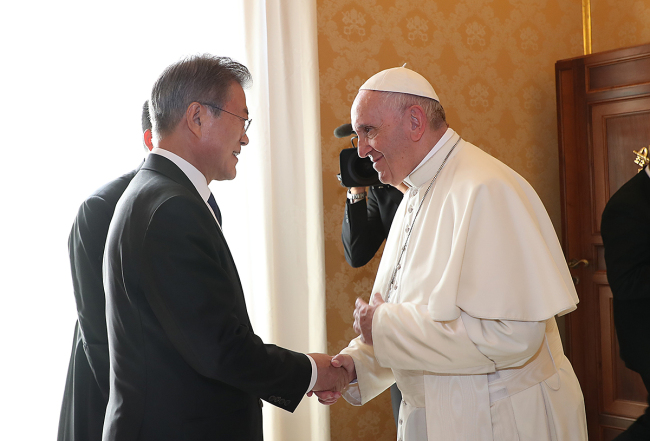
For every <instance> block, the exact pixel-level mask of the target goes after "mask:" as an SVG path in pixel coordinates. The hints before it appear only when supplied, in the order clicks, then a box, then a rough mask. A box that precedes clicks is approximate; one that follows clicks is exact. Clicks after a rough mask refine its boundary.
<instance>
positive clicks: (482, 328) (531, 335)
mask: <svg viewBox="0 0 650 441" xmlns="http://www.w3.org/2000/svg"><path fill="white" fill-rule="evenodd" d="M460 319H462V320H463V324H464V325H465V330H466V331H467V335H468V337H469V338H470V339H471V340H472V342H473V343H474V344H475V345H476V348H477V349H478V350H479V351H480V352H481V353H482V354H483V355H485V356H486V357H488V358H489V359H490V360H492V361H494V363H495V365H496V368H497V369H505V368H511V367H518V366H522V365H524V364H525V363H526V362H527V361H528V360H529V359H530V358H531V357H533V356H534V355H535V354H536V353H537V351H538V350H539V347H540V346H541V345H542V342H543V341H544V335H545V332H546V321H541V322H521V321H514V320H488V319H478V318H475V317H472V316H470V315H468V314H466V313H465V312H461V313H460Z"/></svg>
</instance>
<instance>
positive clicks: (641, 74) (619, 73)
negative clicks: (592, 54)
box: [587, 54, 650, 92]
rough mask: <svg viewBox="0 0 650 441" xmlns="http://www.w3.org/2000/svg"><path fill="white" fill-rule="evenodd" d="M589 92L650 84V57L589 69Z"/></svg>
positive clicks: (590, 67)
mask: <svg viewBox="0 0 650 441" xmlns="http://www.w3.org/2000/svg"><path fill="white" fill-rule="evenodd" d="M587 78H588V91H589V92H593V91H598V90H604V89H613V88H617V87H625V86H636V85H639V84H643V83H650V57H648V56H647V54H646V56H644V57H639V58H634V59H631V60H627V61H623V62H621V61H618V62H615V63H610V64H605V65H600V66H598V65H592V66H588V67H587Z"/></svg>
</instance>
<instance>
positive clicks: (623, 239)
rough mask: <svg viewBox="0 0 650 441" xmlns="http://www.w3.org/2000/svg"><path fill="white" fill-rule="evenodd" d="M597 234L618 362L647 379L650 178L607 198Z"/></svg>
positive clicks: (633, 181)
mask: <svg viewBox="0 0 650 441" xmlns="http://www.w3.org/2000/svg"><path fill="white" fill-rule="evenodd" d="M601 234H602V237H603V244H604V246H605V263H606V265H607V279H608V281H609V285H610V287H611V289H612V295H613V297H614V303H613V306H614V324H615V326H616V333H617V336H618V340H619V346H620V351H621V358H622V359H623V361H625V364H626V365H627V366H628V367H629V368H630V369H633V370H635V371H637V372H640V373H642V375H646V376H650V320H648V317H649V316H650V177H648V175H647V173H646V172H645V171H644V170H642V171H641V172H640V173H638V174H637V175H636V176H634V177H633V178H632V179H630V180H629V181H628V182H626V183H625V184H624V185H623V186H622V187H621V188H620V189H619V190H618V191H617V192H616V193H615V194H614V195H613V196H612V197H611V198H610V200H609V202H608V203H607V205H606V207H605V210H604V211H603V217H602V222H601Z"/></svg>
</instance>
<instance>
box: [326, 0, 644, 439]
mask: <svg viewBox="0 0 650 441" xmlns="http://www.w3.org/2000/svg"><path fill="white" fill-rule="evenodd" d="M601 1H602V0H601ZM612 3H614V2H612ZM630 3H633V2H630ZM644 29H645V28H644ZM582 49H583V46H582V14H581V1H580V0H456V1H449V0H436V1H432V0H426V1H425V0H417V1H416V0H363V1H360V0H357V1H352V0H318V50H319V63H320V93H321V131H322V134H323V135H322V155H323V191H324V194H323V197H324V212H325V240H326V242H325V250H326V278H327V311H328V312H327V326H328V345H329V351H330V353H336V352H338V351H339V350H340V349H341V348H342V347H344V346H346V345H347V343H348V342H349V340H350V339H351V338H353V337H355V333H354V331H353V330H352V310H353V304H354V299H355V298H356V297H358V296H363V297H364V298H366V299H368V297H369V294H370V289H371V288H372V282H373V279H374V275H375V272H376V269H377V265H378V263H379V259H378V258H377V257H375V259H374V260H373V261H372V262H371V263H370V264H369V265H367V266H366V267H364V268H361V269H352V268H350V267H349V266H348V265H347V263H346V262H345V260H344V257H343V246H342V244H341V239H340V235H341V221H342V215H343V205H344V201H345V189H344V188H342V187H340V186H339V184H338V182H337V181H336V178H335V175H336V173H338V169H339V166H338V153H339V151H340V150H341V149H342V148H345V147H348V146H349V144H348V143H346V141H345V140H341V139H336V138H335V137H334V136H333V135H332V131H333V130H334V129H335V128H336V127H337V126H339V125H341V124H344V123H347V122H350V105H351V103H352V100H353V99H354V97H355V95H356V91H357V89H358V87H359V86H360V85H361V84H362V83H363V82H364V81H365V80H366V79H367V78H368V77H370V76H371V75H373V74H374V73H376V72H378V71H379V70H382V69H386V68H390V67H395V66H401V65H402V64H404V63H408V64H407V66H408V67H409V68H411V69H413V70H415V71H417V72H419V73H421V74H423V75H424V76H425V77H427V78H428V79H429V80H430V81H431V83H432V84H433V86H434V88H435V89H436V91H437V92H438V95H439V96H440V99H441V102H442V104H443V106H444V107H445V110H446V111H447V116H448V121H449V123H450V125H451V127H452V128H453V129H454V130H456V131H457V132H458V133H460V134H461V136H462V137H463V138H464V139H466V140H468V141H470V142H472V143H474V144H476V145H478V146H479V147H481V148H483V149H484V150H485V151H487V152H488V153H490V154H492V155H493V156H495V157H497V158H499V159H500V160H501V161H503V162H505V163H506V164H508V165H509V166H511V167H512V168H513V169H515V170H516V171H518V172H519V173H520V174H522V175H523V176H524V177H525V178H526V179H527V180H528V181H529V182H530V183H531V184H532V185H533V187H534V188H535V189H536V190H537V192H538V193H539V195H540V197H541V199H542V201H543V202H544V204H545V205H546V208H547V210H548V212H549V214H550V216H551V219H552V220H553V222H554V224H555V226H556V228H559V221H560V200H559V174H558V153H557V150H558V147H557V122H556V106H555V71H554V64H555V61H557V60H559V59H563V58H570V57H575V56H580V55H582ZM331 415H332V417H331V426H332V440H359V441H363V440H373V441H381V440H395V428H394V423H393V418H392V413H391V408H390V400H389V396H388V393H385V394H383V395H382V396H380V397H379V398H378V399H375V400H373V401H372V402H371V403H369V404H368V405H366V406H363V407H361V408H354V407H352V406H350V405H348V404H347V403H344V402H341V403H337V404H336V405H335V406H333V407H332V413H331Z"/></svg>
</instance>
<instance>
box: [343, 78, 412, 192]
mask: <svg viewBox="0 0 650 441" xmlns="http://www.w3.org/2000/svg"><path fill="white" fill-rule="evenodd" d="M380 98H381V92H375V91H371V90H361V91H359V94H358V95H357V97H356V99H355V100H354V103H353V104H352V127H353V128H354V130H355V132H357V136H358V137H359V139H358V143H359V144H358V146H357V152H358V153H359V156H360V157H362V158H365V157H366V156H367V157H369V158H370V159H371V160H372V164H373V167H374V169H375V170H377V173H379V180H380V181H381V182H383V183H385V184H391V185H398V184H400V183H401V182H402V181H403V180H404V179H405V178H406V177H407V176H408V175H409V173H410V172H411V171H412V170H413V168H414V166H413V164H412V162H413V161H412V158H410V156H411V155H410V152H409V149H408V146H409V144H408V135H407V132H406V128H407V126H408V121H405V118H404V117H403V116H402V115H400V114H399V113H398V112H395V111H394V110H392V109H389V108H387V107H386V106H385V105H384V104H383V103H382V100H381V99H380ZM416 165H417V164H416Z"/></svg>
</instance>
